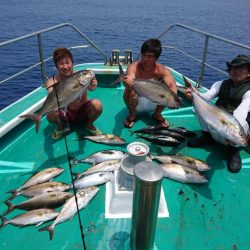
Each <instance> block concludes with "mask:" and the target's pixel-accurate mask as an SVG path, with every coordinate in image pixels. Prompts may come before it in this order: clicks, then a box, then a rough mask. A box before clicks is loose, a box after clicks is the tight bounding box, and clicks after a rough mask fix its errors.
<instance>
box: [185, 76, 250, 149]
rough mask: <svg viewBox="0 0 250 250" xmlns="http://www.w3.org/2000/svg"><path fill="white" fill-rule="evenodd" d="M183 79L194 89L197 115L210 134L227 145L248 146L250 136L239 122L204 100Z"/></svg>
mask: <svg viewBox="0 0 250 250" xmlns="http://www.w3.org/2000/svg"><path fill="white" fill-rule="evenodd" d="M183 78H184V81H185V84H186V86H187V87H190V88H191V89H192V92H191V94H192V97H193V98H192V99H193V105H194V109H195V112H196V115H197V116H198V117H199V118H200V119H201V120H202V121H203V122H204V123H205V124H206V125H207V127H208V131H209V132H210V134H211V135H212V136H213V137H214V135H215V134H216V135H217V136H218V137H220V138H221V140H223V142H224V143H225V144H231V145H232V146H242V147H245V146H247V144H248V136H247V134H246V133H245V132H244V129H243V127H242V126H241V124H240V123H239V122H238V120H237V119H236V118H235V117H234V116H232V115H231V114H230V113H228V112H227V111H225V110H223V109H221V108H219V107H217V106H215V105H213V104H212V103H210V102H208V101H206V100H205V99H204V98H202V97H201V96H200V95H199V93H198V91H197V90H195V89H194V87H193V86H192V85H191V83H189V82H188V80H187V79H186V78H185V77H183ZM221 140H220V141H221Z"/></svg>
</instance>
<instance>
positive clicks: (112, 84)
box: [111, 62, 125, 86]
mask: <svg viewBox="0 0 250 250" xmlns="http://www.w3.org/2000/svg"><path fill="white" fill-rule="evenodd" d="M118 67H119V77H118V78H117V79H116V80H114V81H113V82H112V83H111V86H114V85H115V84H116V83H118V82H121V81H123V79H124V76H125V73H124V71H123V68H122V66H121V64H120V63H119V62H118Z"/></svg>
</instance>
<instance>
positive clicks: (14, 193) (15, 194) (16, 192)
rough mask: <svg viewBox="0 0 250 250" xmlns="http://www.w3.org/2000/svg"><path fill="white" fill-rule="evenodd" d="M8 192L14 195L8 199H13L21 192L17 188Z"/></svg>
mask: <svg viewBox="0 0 250 250" xmlns="http://www.w3.org/2000/svg"><path fill="white" fill-rule="evenodd" d="M7 193H11V194H12V195H11V196H10V197H9V198H8V199H7V200H6V201H9V200H12V199H14V198H15V197H16V196H18V195H19V192H18V191H17V190H10V191H8V192H7Z"/></svg>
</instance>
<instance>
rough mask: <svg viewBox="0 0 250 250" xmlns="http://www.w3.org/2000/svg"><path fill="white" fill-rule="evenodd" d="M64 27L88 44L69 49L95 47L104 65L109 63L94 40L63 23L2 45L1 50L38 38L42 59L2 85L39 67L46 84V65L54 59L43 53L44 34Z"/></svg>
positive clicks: (72, 26) (69, 24) (12, 76)
mask: <svg viewBox="0 0 250 250" xmlns="http://www.w3.org/2000/svg"><path fill="white" fill-rule="evenodd" d="M64 27H70V28H71V29H73V30H74V31H75V32H76V33H77V34H78V35H79V36H80V37H81V38H83V39H84V41H85V42H88V44H87V45H80V46H74V47H71V48H69V49H76V48H89V47H93V48H94V49H95V50H96V51H97V52H98V53H99V54H100V55H101V56H103V58H104V63H107V62H108V57H107V55H106V54H105V53H104V52H103V51H102V50H101V49H100V48H99V47H98V46H97V45H96V44H95V43H94V42H93V41H92V40H90V39H89V38H88V37H87V36H86V35H85V34H84V33H82V32H81V31H80V30H79V29H78V28H76V27H75V26H74V25H72V24H71V23H61V24H58V25H55V26H52V27H49V28H46V29H42V30H39V31H36V32H33V33H30V34H27V35H24V36H20V37H17V38H14V39H10V40H7V41H5V42H1V43H0V48H1V47H3V46H6V45H10V44H13V43H17V42H20V41H23V40H26V39H30V38H32V37H37V42H38V48H39V58H40V60H39V62H37V63H34V64H33V65H31V66H30V67H27V68H25V69H24V70H21V71H19V72H17V73H15V74H13V75H11V76H9V77H7V78H5V79H3V80H1V81H0V85H1V84H3V83H5V82H8V81H10V80H12V79H14V78H16V77H17V76H20V75H22V74H24V73H26V72H29V71H31V70H33V69H34V68H36V67H39V66H40V67H41V75H42V79H43V82H45V81H46V71H45V63H46V62H47V61H50V60H52V57H51V56H50V57H48V58H46V59H44V53H43V51H44V48H43V43H42V35H43V34H44V33H48V32H51V31H54V30H58V29H61V28H64Z"/></svg>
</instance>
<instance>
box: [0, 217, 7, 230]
mask: <svg viewBox="0 0 250 250" xmlns="http://www.w3.org/2000/svg"><path fill="white" fill-rule="evenodd" d="M0 218H1V220H2V224H1V225H0V230H1V229H2V228H3V227H4V226H5V225H7V222H8V221H7V219H6V218H5V217H4V216H3V215H0Z"/></svg>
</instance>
